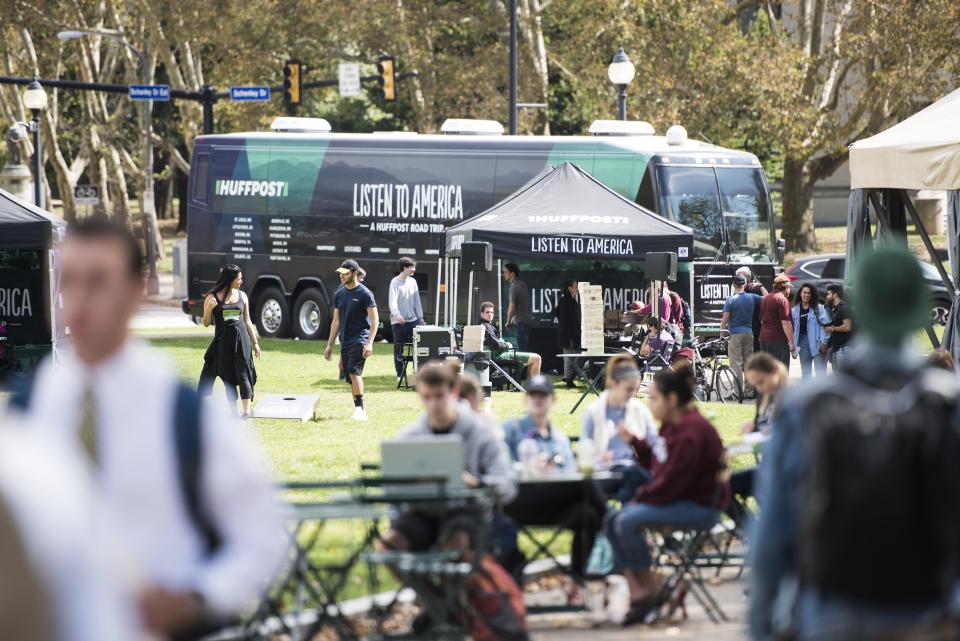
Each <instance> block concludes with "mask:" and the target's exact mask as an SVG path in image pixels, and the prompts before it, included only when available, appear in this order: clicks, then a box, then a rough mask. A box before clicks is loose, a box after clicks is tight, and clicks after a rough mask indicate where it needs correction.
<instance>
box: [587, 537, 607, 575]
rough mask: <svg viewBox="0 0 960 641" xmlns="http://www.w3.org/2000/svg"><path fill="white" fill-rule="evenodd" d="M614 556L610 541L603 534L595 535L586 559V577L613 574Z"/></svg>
mask: <svg viewBox="0 0 960 641" xmlns="http://www.w3.org/2000/svg"><path fill="white" fill-rule="evenodd" d="M613 565H614V556H613V546H612V545H611V544H610V539H608V538H607V535H606V534H604V533H603V532H600V533H599V534H597V538H596V540H595V541H594V542H593V548H591V550H590V556H589V558H588V559H587V569H586V574H587V576H596V577H600V576H607V575H608V574H611V573H612V572H613Z"/></svg>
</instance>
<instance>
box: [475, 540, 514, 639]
mask: <svg viewBox="0 0 960 641" xmlns="http://www.w3.org/2000/svg"><path fill="white" fill-rule="evenodd" d="M467 593H468V597H467V598H468V600H469V603H470V608H469V610H470V613H469V615H468V622H467V626H466V627H467V628H468V630H469V633H470V638H471V639H473V641H528V639H529V638H530V636H529V635H528V634H527V620H526V618H527V609H526V606H525V605H524V603H523V592H521V591H520V588H519V587H517V583H516V581H514V580H513V577H512V576H510V573H509V572H507V571H506V570H504V569H503V568H502V567H501V566H500V564H499V563H497V562H496V561H495V560H494V558H493V556H491V555H489V554H485V555H483V558H481V560H480V564H479V567H478V568H477V569H476V570H475V571H474V573H473V575H472V576H471V577H470V579H469V581H468V583H467Z"/></svg>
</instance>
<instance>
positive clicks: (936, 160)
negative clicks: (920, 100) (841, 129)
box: [850, 89, 960, 191]
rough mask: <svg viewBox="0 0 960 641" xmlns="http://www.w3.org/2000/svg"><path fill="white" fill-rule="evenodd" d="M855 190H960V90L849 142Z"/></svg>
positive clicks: (852, 183) (852, 182)
mask: <svg viewBox="0 0 960 641" xmlns="http://www.w3.org/2000/svg"><path fill="white" fill-rule="evenodd" d="M850 186H851V187H852V188H853V189H938V190H944V191H950V190H954V189H960V89H958V90H956V91H954V92H953V93H951V94H948V95H947V96H945V97H943V98H941V99H940V100H938V101H936V102H935V103H933V104H932V105H930V106H929V107H927V108H926V109H924V110H923V111H920V112H917V113H915V114H914V115H912V116H910V117H909V118H907V119H906V120H904V121H902V122H900V123H898V124H896V125H894V126H893V127H890V128H889V129H887V130H886V131H881V132H880V133H878V134H877V135H875V136H871V137H869V138H865V139H863V140H858V141H857V142H855V143H853V145H851V146H850Z"/></svg>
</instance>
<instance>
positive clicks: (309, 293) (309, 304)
mask: <svg viewBox="0 0 960 641" xmlns="http://www.w3.org/2000/svg"><path fill="white" fill-rule="evenodd" d="M293 333H294V335H295V336H296V337H297V338H299V339H301V340H320V339H324V338H327V336H328V335H329V334H330V311H329V308H328V307H327V303H326V301H324V300H323V296H322V295H321V294H320V290H319V289H316V288H314V287H311V288H310V289H305V290H303V291H302V292H301V293H300V295H299V296H297V300H296V302H295V303H294V304H293Z"/></svg>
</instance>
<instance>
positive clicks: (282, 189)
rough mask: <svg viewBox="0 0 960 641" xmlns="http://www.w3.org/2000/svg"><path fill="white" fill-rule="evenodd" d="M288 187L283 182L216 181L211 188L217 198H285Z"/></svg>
mask: <svg viewBox="0 0 960 641" xmlns="http://www.w3.org/2000/svg"><path fill="white" fill-rule="evenodd" d="M288 189H289V185H288V184H287V182H286V181H285V180H218V181H217V182H216V184H215V185H214V188H213V193H214V194H216V195H217V196H266V197H267V198H276V197H286V195H287V191H288Z"/></svg>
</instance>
